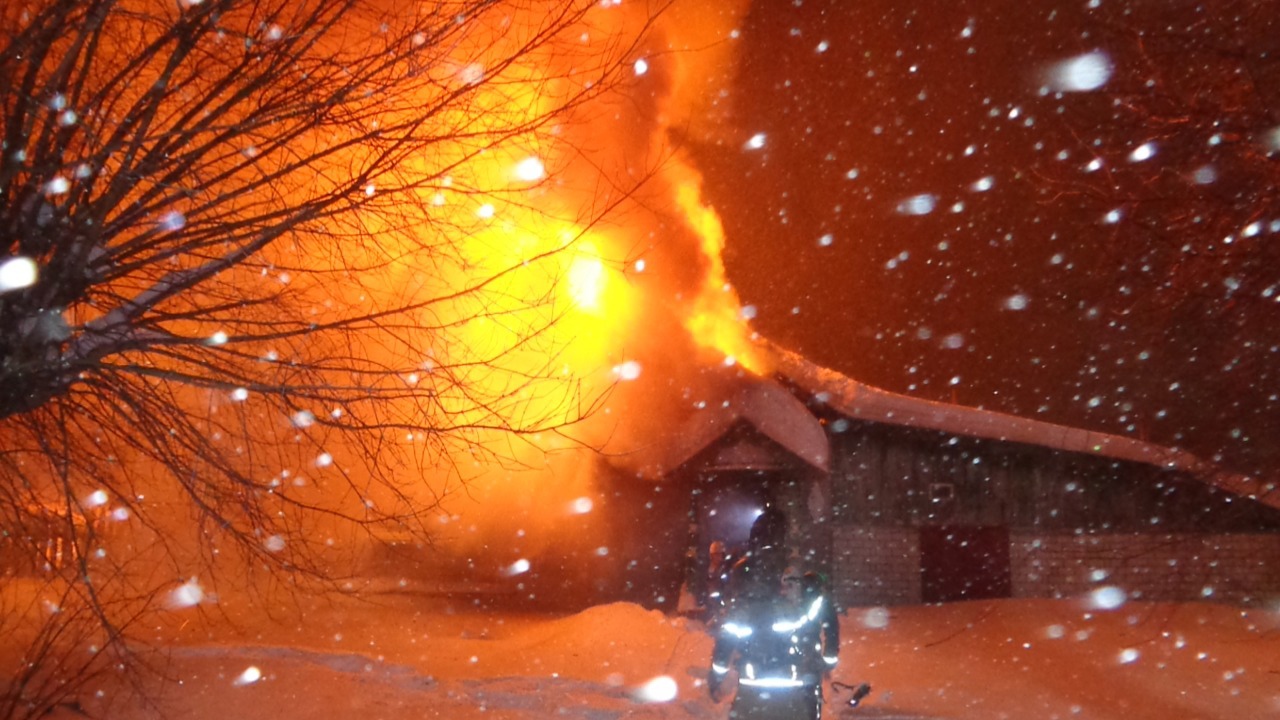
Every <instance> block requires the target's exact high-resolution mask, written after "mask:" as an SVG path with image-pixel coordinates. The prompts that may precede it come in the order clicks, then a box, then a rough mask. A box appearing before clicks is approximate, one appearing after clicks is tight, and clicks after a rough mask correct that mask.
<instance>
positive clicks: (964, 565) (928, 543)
mask: <svg viewBox="0 0 1280 720" xmlns="http://www.w3.org/2000/svg"><path fill="white" fill-rule="evenodd" d="M920 584H921V587H920V593H921V599H922V600H923V601H924V602H927V603H940V602H952V601H956V600H985V599H991V598H1007V597H1010V596H1011V595H1012V594H1013V586H1012V582H1011V580H1010V573H1009V528H1008V527H1006V526H1003V525H995V526H975V525H937V526H929V527H923V528H920Z"/></svg>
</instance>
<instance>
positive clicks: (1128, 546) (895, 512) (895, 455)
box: [606, 349, 1280, 607]
mask: <svg viewBox="0 0 1280 720" xmlns="http://www.w3.org/2000/svg"><path fill="white" fill-rule="evenodd" d="M771 352H772V354H773V356H774V360H775V363H776V367H775V370H774V372H773V373H772V374H771V375H769V376H759V375H755V374H753V373H750V372H747V371H741V370H735V371H726V374H727V375H731V376H733V378H734V382H728V383H726V384H725V385H724V386H723V392H721V393H720V394H719V395H716V396H708V397H706V398H703V399H701V400H700V401H699V402H697V403H696V407H695V409H694V410H693V411H692V412H691V413H689V414H688V416H687V417H686V418H685V419H684V421H683V422H681V423H678V424H673V425H672V426H670V428H669V430H668V432H665V433H663V434H662V436H661V437H659V438H656V439H655V440H654V442H653V443H651V444H648V445H646V446H643V447H642V449H640V450H637V451H636V452H634V453H629V454H624V455H621V456H616V457H614V458H612V459H611V460H610V464H611V465H612V466H613V468H614V470H615V472H614V476H613V482H612V494H613V497H614V498H615V502H614V504H613V506H612V508H610V509H609V511H610V512H611V513H612V516H611V520H610V524H611V525H612V526H613V527H615V528H620V529H621V532H619V533H617V536H616V538H615V543H614V545H613V546H612V547H613V548H614V549H615V551H616V552H614V553H613V554H614V555H615V557H616V558H617V560H616V565H617V566H618V567H616V568H615V570H616V572H615V573H614V574H613V575H612V577H614V578H616V579H620V580H621V582H618V583H617V584H615V586H614V587H613V590H614V591H615V592H617V593H618V594H619V595H621V596H622V597H626V598H629V599H633V600H637V601H640V602H644V603H648V604H653V605H657V606H664V607H674V606H675V603H676V602H677V593H678V592H679V588H680V587H681V586H682V584H686V583H687V584H694V583H697V582H698V578H700V577H704V576H705V571H706V567H707V563H708V556H707V548H708V546H709V545H710V543H711V542H712V541H716V540H719V541H721V542H723V543H726V544H727V545H729V546H734V545H741V544H742V543H743V542H744V541H745V540H746V536H747V532H748V529H749V527H750V525H751V521H752V520H753V519H754V518H755V516H756V515H757V514H758V513H759V511H760V509H761V508H762V507H764V505H765V504H766V503H769V504H773V505H775V506H777V507H781V508H782V509H783V510H784V511H785V512H786V514H787V516H788V518H789V524H790V529H791V534H790V541H789V544H790V546H791V548H790V549H791V552H792V554H793V557H794V558H795V561H796V563H797V564H798V565H803V566H806V567H814V568H818V569H820V570H822V571H824V572H826V573H828V574H829V577H830V578H831V580H832V583H833V586H834V588H835V592H836V596H837V599H838V601H839V602H840V603H841V604H842V605H845V606H867V605H894V604H909V603H920V602H945V601H955V600H970V599H983V598H1000V597H1064V596H1076V595H1086V594H1088V593H1091V592H1094V591H1099V590H1103V589H1105V590H1106V591H1108V592H1110V593H1117V592H1122V593H1124V594H1125V596H1126V597H1132V598H1135V599H1145V600H1189V599H1205V600H1213V601H1224V602H1239V603H1245V604H1251V603H1262V602H1267V601H1274V599H1275V598H1276V597H1277V596H1280V561H1278V560H1277V558H1280V509H1278V508H1280V499H1277V495H1276V493H1275V492H1274V488H1273V487H1271V486H1268V485H1264V484H1262V483H1259V482H1257V481H1254V480H1251V479H1248V478H1244V477H1240V476H1234V475H1231V474H1229V473H1225V472H1223V471H1221V470H1219V469H1217V468H1215V467H1213V466H1212V465H1210V464H1208V463H1205V462H1202V461H1200V460H1199V459H1197V458H1195V457H1193V456H1191V455H1189V454H1187V453H1184V452H1180V451H1177V450H1173V449H1170V448H1165V447H1160V446H1156V445H1153V444H1149V443H1145V442H1142V441H1138V440H1134V439H1130V438H1125V437H1120V436H1115V435H1108V434H1104V433H1097V432H1091V431H1086V430H1082V429H1078V428H1071V427H1064V426H1060V425H1054V424H1051V423H1046V422H1041V421H1036V420H1028V419H1025V418H1019V417H1013V416H1010V415H1005V414H1001V413H996V412H991V411H986V410H979V409H974V408H967V407H960V406H956V405H948V404H944V403H937V402H931V401H927V400H920V399H915V398H910V397H906V396H902V395H897V394H893V393H889V392H886V391H883V390H880V389H877V388H874V387H871V386H868V385H865V384H862V383H859V382H857V381H855V380H852V379H850V378H848V377H845V376H842V375H840V374H838V373H835V372H833V371H830V370H826V369H823V368H820V367H817V366H815V365H814V364H812V363H810V362H808V361H807V360H805V359H804V358H802V357H799V356H797V355H794V354H792V353H788V352H785V351H781V350H776V349H775V350H772V351H771ZM606 494H607V493H606Z"/></svg>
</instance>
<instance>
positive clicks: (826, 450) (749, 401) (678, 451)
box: [617, 372, 831, 478]
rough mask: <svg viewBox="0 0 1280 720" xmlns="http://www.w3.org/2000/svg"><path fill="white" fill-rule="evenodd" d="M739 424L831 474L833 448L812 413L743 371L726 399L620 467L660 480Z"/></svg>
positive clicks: (708, 406) (787, 393)
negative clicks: (745, 425) (830, 459)
mask: <svg viewBox="0 0 1280 720" xmlns="http://www.w3.org/2000/svg"><path fill="white" fill-rule="evenodd" d="M740 423H746V424H748V425H750V426H751V427H753V428H755V429H756V430H757V431H759V432H760V433H761V434H763V435H765V436H766V437H768V438H769V439H770V440H772V441H774V442H776V443H777V444H778V445H780V446H782V447H783V448H784V449H786V450H787V451H788V452H790V453H791V454H792V455H794V456H795V457H798V458H800V459H801V460H804V461H805V462H807V463H808V464H810V465H812V466H814V467H815V468H817V469H819V470H822V471H826V470H827V463H828V460H829V458H830V456H831V451H830V444H829V443H828V441H827V434H826V432H825V431H823V429H822V425H821V423H819V421H818V419H817V418H816V417H814V416H813V413H811V412H809V409H808V408H806V407H805V406H804V403H802V402H801V401H800V400H799V399H797V398H796V396H795V395H793V394H792V393H791V392H790V391H788V390H787V389H786V388H784V387H782V386H781V385H779V384H778V383H777V382H775V381H773V380H769V379H765V378H760V377H756V376H754V375H750V374H748V373H745V372H744V373H743V374H742V375H741V379H740V380H739V381H738V382H736V383H735V384H734V389H733V390H732V391H730V393H729V394H728V395H726V396H725V397H724V398H723V399H717V400H711V401H707V402H705V403H704V404H703V405H702V407H701V408H700V409H698V410H696V411H695V412H693V413H692V414H690V415H689V416H688V417H686V418H685V419H684V420H683V422H680V423H678V424H676V425H675V426H673V427H672V431H671V433H670V434H669V435H668V436H667V437H666V438H664V440H663V441H662V442H661V443H659V444H656V445H650V446H649V447H648V449H647V450H646V451H644V452H641V453H635V454H631V455H629V456H627V457H624V458H620V459H619V461H617V464H620V465H623V466H627V467H630V468H632V469H633V470H634V471H635V472H636V473H637V474H638V475H641V476H644V477H650V478H656V477H661V476H663V475H665V474H667V473H668V472H670V471H672V470H674V469H676V468H678V467H680V466H681V465H683V464H685V463H686V462H688V461H689V460H690V459H691V458H693V457H694V456H695V455H697V454H698V453H700V452H702V451H703V450H705V449H706V448H707V447H709V446H710V445H711V444H712V443H714V442H715V441H717V440H719V439H720V438H721V437H723V436H724V435H725V434H726V433H728V432H729V431H730V430H731V429H732V428H733V427H735V426H736V425H738V424H740Z"/></svg>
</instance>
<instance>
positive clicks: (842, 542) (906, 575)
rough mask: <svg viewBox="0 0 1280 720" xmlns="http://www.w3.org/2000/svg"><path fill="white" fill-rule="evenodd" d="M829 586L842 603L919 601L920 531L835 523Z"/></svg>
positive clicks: (911, 602) (902, 602)
mask: <svg viewBox="0 0 1280 720" xmlns="http://www.w3.org/2000/svg"><path fill="white" fill-rule="evenodd" d="M832 551H833V555H834V558H833V562H832V579H831V580H832V586H833V590H834V592H835V596H836V601H837V602H838V603H839V604H840V605H842V606H844V607H865V606H869V605H911V604H915V603H919V602H920V533H919V531H918V530H916V529H915V528H909V527H907V528H897V527H838V528H836V529H835V531H834V533H833V537H832Z"/></svg>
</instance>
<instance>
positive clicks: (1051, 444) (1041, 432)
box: [613, 340, 1280, 508]
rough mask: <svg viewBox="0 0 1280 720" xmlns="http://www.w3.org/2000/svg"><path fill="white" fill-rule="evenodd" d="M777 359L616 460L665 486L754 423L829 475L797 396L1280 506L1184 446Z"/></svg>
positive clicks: (822, 445)
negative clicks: (1133, 467) (1164, 473)
mask: <svg viewBox="0 0 1280 720" xmlns="http://www.w3.org/2000/svg"><path fill="white" fill-rule="evenodd" d="M757 342H758V343H759V346H760V348H761V350H762V351H763V352H764V354H765V355H766V356H767V357H768V358H769V359H770V360H771V361H772V366H773V373H772V377H768V378H764V377H759V376H757V375H753V374H751V373H749V372H746V371H745V370H740V371H739V372H736V373H735V374H734V375H733V379H732V382H730V383H728V388H729V389H728V390H721V391H720V392H721V395H720V396H719V397H711V396H708V397H707V398H706V399H705V400H704V402H703V403H702V405H701V407H700V408H699V409H697V410H695V411H693V412H692V413H691V414H689V415H687V416H686V417H684V418H683V419H682V420H681V421H678V422H675V423H673V424H672V426H671V429H670V432H669V433H667V434H666V436H665V437H663V438H658V439H655V440H654V441H653V442H652V443H649V444H647V445H646V446H645V447H644V448H643V449H640V450H635V451H633V452H629V453H624V454H622V455H619V456H615V457H614V459H613V462H614V464H615V465H617V466H619V467H623V468H626V469H628V470H630V471H632V472H634V473H635V474H636V475H638V476H641V477H647V478H651V479H652V478H660V477H662V476H664V475H666V474H668V473H670V472H671V471H673V470H675V469H676V468H678V467H680V466H681V465H684V464H685V463H687V462H688V461H689V460H691V459H693V457H694V456H696V455H698V454H699V453H701V452H702V451H704V450H705V449H707V448H708V447H710V446H711V445H712V444H713V443H715V442H716V441H718V440H720V439H721V438H723V437H724V436H725V435H726V434H728V433H729V432H730V431H731V430H732V429H733V428H734V427H735V426H737V425H739V424H741V423H746V424H748V425H750V426H751V427H753V428H755V429H756V430H757V431H759V432H760V433H761V434H763V435H764V436H766V437H768V438H769V439H771V440H773V441H774V442H776V443H777V444H778V445H779V446H781V447H782V448H784V449H785V450H787V451H788V452H790V453H791V454H793V455H794V456H796V457H798V458H800V459H802V460H804V461H805V462H806V463H808V464H810V465H812V466H813V467H815V468H817V469H819V470H822V471H827V470H828V469H829V462H830V456H831V449H830V443H829V441H828V438H827V434H826V431H825V430H824V429H823V427H822V425H821V423H820V422H819V421H818V419H817V417H815V416H814V414H813V413H812V412H811V411H810V410H809V408H808V407H806V406H805V404H804V402H802V401H801V400H800V399H799V398H798V397H797V396H796V394H794V393H793V391H792V390H790V389H788V388H787V387H785V385H791V386H794V387H795V388H798V389H799V390H800V391H801V393H802V394H804V395H808V396H811V397H813V398H814V399H816V400H818V401H819V402H822V403H824V404H825V405H826V406H827V407H829V408H830V409H831V410H833V411H834V412H835V413H837V414H839V415H842V416H845V417H847V418H850V419H854V420H863V421H867V422H874V423H882V424H886V425H897V426H900V427H910V428H919V429H922V430H935V431H938V432H942V433H948V434H951V435H956V436H961V437H971V438H982V439H987V440H999V441H1003V442H1011V443H1021V444H1024V445H1034V446H1038V447H1043V448H1050V449H1054V450H1060V451H1063V452H1068V453H1076V454H1080V455H1091V456H1095V457H1101V458H1109V459H1112V460H1121V461H1127V462H1136V463H1143V464H1146V465H1151V466H1154V467H1158V468H1163V469H1167V470H1173V471H1178V472H1182V473H1185V474H1187V475H1189V476H1191V477H1194V478H1195V479H1197V480H1199V481H1201V482H1204V483H1207V484H1209V485H1213V486H1215V487H1217V488H1220V489H1222V490H1224V491H1227V492H1230V493H1232V494H1235V495H1239V496H1242V497H1247V498H1250V499H1252V500H1256V501H1259V502H1262V503H1264V504H1266V505H1270V506H1272V507H1276V508H1280V493H1278V492H1275V489H1276V488H1275V485H1274V484H1273V483H1271V484H1269V483H1264V482H1262V481H1259V480H1258V479H1257V478H1252V477H1249V476H1246V475H1239V474H1235V473H1230V472H1227V471H1226V470H1224V469H1222V468H1221V467H1219V466H1218V465H1216V464H1214V463H1211V462H1207V461H1205V460H1202V459H1200V458H1198V457H1196V456H1195V455H1193V454H1191V453H1189V452H1186V451H1184V450H1179V449H1177V448H1170V447H1165V446H1163V445H1157V444H1155V443H1149V442H1144V441H1142V440H1137V439H1134V438H1128V437H1124V436H1121V435H1112V434H1110V433H1104V432H1096V431H1093V430H1085V429H1083V428H1075V427H1068V426H1066V425H1058V424H1055V423H1051V422H1045V421H1043V420H1032V419H1029V418H1024V417H1018V416H1016V415H1009V414H1007V413H1001V412H995V411H992V410H983V409H980V408H972V407H965V406H963V405H954V404H950V403H943V402H936V401H932V400H925V399H922V398H915V397H910V396H908V395H900V394H898V393H893V392H889V391H888V390H883V389H881V388H877V387H874V386H871V385H867V384H866V383H861V382H858V381H857V380H854V379H853V378H850V377H848V376H846V375H843V374H841V373H839V372H837V371H835V370H831V369H829V368H825V367H822V366H820V365H817V364H815V363H813V362H812V361H810V360H808V359H806V358H804V357H803V356H801V355H799V354H797V353H794V352H791V351H789V350H786V349H783V348H781V347H778V346H777V345H774V344H772V343H769V342H768V341H764V340H758V341H757ZM734 452H737V453H738V455H737V456H736V457H735V459H732V460H731V462H737V463H738V464H739V465H744V466H745V465H750V464H751V463H754V462H759V463H762V464H763V463H765V462H767V459H764V458H761V457H760V456H758V455H757V456H750V455H748V454H743V453H742V451H741V449H736V450H735V448H728V449H726V450H725V451H724V452H723V453H722V454H726V453H727V454H729V455H732V454H733V453H734Z"/></svg>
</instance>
